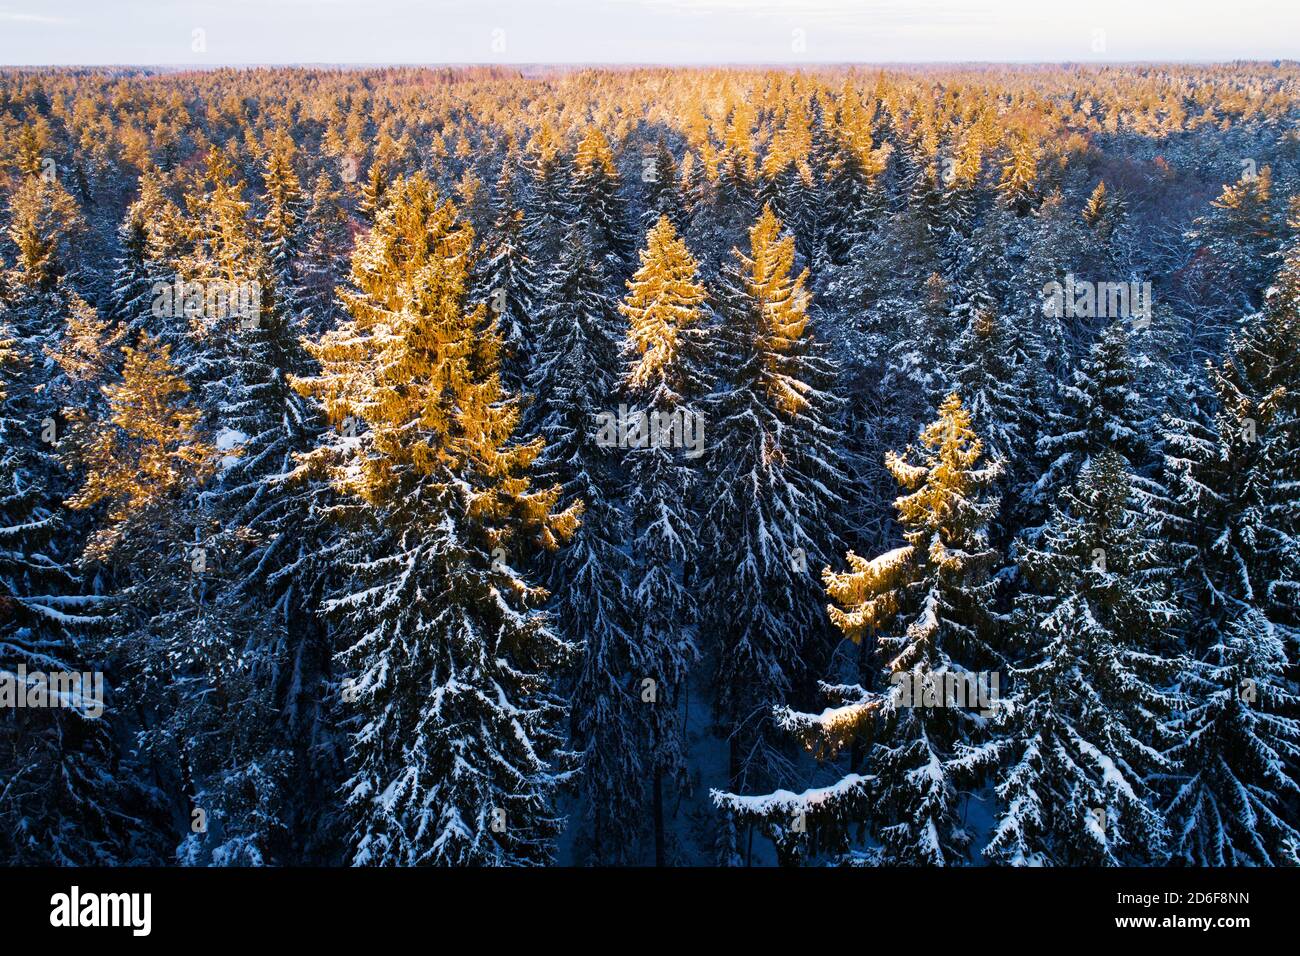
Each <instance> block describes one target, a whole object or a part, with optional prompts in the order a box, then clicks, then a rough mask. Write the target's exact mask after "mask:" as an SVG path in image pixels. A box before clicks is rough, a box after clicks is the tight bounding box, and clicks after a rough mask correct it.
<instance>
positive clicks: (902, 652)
mask: <svg viewBox="0 0 1300 956" xmlns="http://www.w3.org/2000/svg"><path fill="white" fill-rule="evenodd" d="M920 442H921V444H920V448H919V449H916V448H909V449H908V451H907V453H905V454H904V455H901V456H899V455H895V454H893V453H892V452H891V453H890V454H889V455H888V457H887V465H888V467H889V470H890V472H891V473H892V474H893V476H894V478H895V480H897V481H898V483H899V485H900V486H901V487H902V489H903V490H904V492H905V493H904V494H903V495H902V496H900V497H899V498H898V499H897V500H896V501H895V503H894V505H895V508H896V509H897V511H898V517H899V523H900V524H901V525H902V527H903V533H904V538H905V540H906V542H907V543H906V544H904V545H902V546H901V547H898V548H894V549H893V550H890V551H888V552H885V553H884V554H882V555H880V556H879V557H876V558H874V559H871V560H868V559H866V558H861V557H859V556H858V555H856V554H854V553H853V552H852V551H850V552H849V553H848V561H849V568H848V570H847V571H842V572H836V571H831V570H830V569H829V568H827V569H826V570H825V571H823V574H822V577H823V579H824V581H825V582H826V592H827V594H829V595H830V597H831V598H832V600H833V601H834V602H835V604H833V605H831V606H830V607H829V608H828V610H829V612H830V616H831V620H832V621H833V622H834V624H835V626H836V627H837V628H839V630H840V631H841V632H843V633H844V635H845V636H846V637H849V638H850V639H852V640H853V641H854V642H861V641H865V640H869V639H870V638H871V637H872V636H874V637H875V640H876V643H877V645H878V647H879V649H880V650H881V651H882V652H883V653H884V654H885V655H886V660H885V667H884V670H885V674H886V675H887V676H888V679H889V683H890V685H891V689H890V690H888V691H884V692H873V691H871V690H870V689H868V688H864V687H862V686H857V685H840V686H833V685H823V690H824V691H826V692H828V693H830V694H831V695H832V696H833V697H835V698H837V699H838V706H834V707H831V708H828V709H827V710H825V711H823V712H822V713H820V714H810V713H799V712H796V711H793V710H790V709H782V710H780V711H779V712H778V716H779V721H780V724H781V726H782V727H784V728H785V729H786V730H788V731H790V732H793V733H795V734H796V735H797V736H798V737H800V738H801V739H802V740H803V742H804V743H805V745H806V746H808V747H810V748H817V749H818V750H819V753H820V754H822V755H828V754H829V755H830V756H834V755H835V754H836V753H837V752H839V751H840V750H841V749H842V748H843V747H844V746H845V745H846V744H848V743H849V742H851V741H852V740H853V739H854V738H855V737H857V736H859V735H861V734H866V735H868V736H869V739H870V740H871V748H870V751H869V753H868V755H867V760H866V763H867V766H868V767H869V768H870V770H871V774H870V775H864V774H863V773H861V772H860V771H861V770H862V769H863V768H862V767H859V766H856V765H854V766H851V767H850V768H849V770H850V772H849V773H848V774H846V775H845V776H843V777H842V778H841V779H840V781H839V782H838V783H836V784H833V785H831V786H829V787H825V788H817V789H813V790H809V791H807V792H805V793H803V794H800V795H793V794H788V793H778V794H772V795H770V796H767V797H735V796H732V795H729V794H721V793H717V792H715V794H714V799H715V802H717V803H718V804H719V805H720V806H722V807H724V808H728V809H730V810H731V811H733V812H738V813H740V814H741V815H742V817H744V816H752V815H755V814H756V815H757V816H759V817H760V818H764V819H765V820H766V822H767V825H768V827H769V832H771V833H772V835H773V837H774V839H775V840H776V842H777V845H778V850H779V851H780V852H781V853H782V855H783V856H785V857H787V858H790V857H792V856H796V855H797V853H798V851H799V844H800V843H801V842H802V841H805V840H806V839H807V838H806V837H803V836H800V835H799V834H800V833H816V834H818V839H819V842H820V843H821V845H822V846H824V847H826V848H828V849H838V850H840V851H843V850H845V849H847V848H848V845H849V829H850V824H852V823H864V822H870V825H871V829H872V833H873V835H874V836H875V837H876V838H877V839H878V840H879V841H880V843H881V848H880V850H879V852H877V853H875V854H872V855H870V856H868V857H867V858H868V859H870V860H872V861H875V862H887V863H902V864H922V863H924V864H930V865H945V864H951V863H957V862H961V861H964V860H965V859H966V858H967V854H968V847H969V844H970V841H971V836H970V834H969V833H968V832H967V831H966V829H965V827H964V826H963V824H962V815H961V808H960V793H959V784H960V783H961V781H962V780H963V777H964V776H965V775H966V774H967V773H968V768H967V767H966V766H965V760H964V755H963V754H962V753H960V752H959V751H960V748H961V746H962V745H963V744H969V743H970V742H972V741H978V740H979V738H980V736H981V728H982V726H983V724H984V720H983V718H982V717H981V716H980V715H979V714H978V713H976V712H975V711H974V710H972V709H968V708H966V707H964V706H960V705H962V704H965V703H972V704H973V702H971V701H970V700H969V699H968V698H966V699H961V700H958V699H957V698H956V697H955V695H950V694H949V686H948V685H949V679H950V678H957V679H965V677H966V676H967V675H968V674H969V673H970V672H972V671H974V670H975V669H976V668H979V667H982V666H986V665H989V664H991V663H994V662H996V661H997V660H998V659H999V647H998V640H999V637H998V635H999V630H1000V627H1001V620H1000V618H999V616H998V615H997V613H996V612H995V610H994V608H993V603H994V602H993V587H994V586H993V583H992V581H991V580H990V577H989V572H990V570H991V568H992V566H993V565H994V564H995V562H996V560H997V553H996V552H995V551H994V550H993V549H992V548H991V547H990V546H989V542H988V524H989V522H990V521H991V520H992V519H993V517H994V515H995V514H996V512H997V508H998V501H997V499H996V498H995V497H991V496H990V495H989V494H988V490H987V489H988V488H989V486H990V485H991V484H992V483H993V482H994V481H995V480H996V479H997V476H998V473H999V467H998V466H997V465H996V464H994V465H992V466H987V467H977V466H978V465H979V460H980V458H981V456H982V454H983V450H982V443H981V442H980V440H979V439H978V438H976V436H975V433H974V432H973V431H972V429H971V420H970V414H969V413H968V412H967V411H966V410H965V409H964V408H963V407H962V405H961V402H960V400H959V399H958V398H957V396H956V395H950V396H949V397H948V398H947V399H946V400H945V401H944V403H943V405H942V406H941V407H940V409H939V418H938V419H937V420H936V421H934V422H933V423H931V424H930V425H928V426H927V427H926V428H924V429H923V430H922V431H921V434H920ZM777 798H780V799H777ZM796 824H797V825H796Z"/></svg>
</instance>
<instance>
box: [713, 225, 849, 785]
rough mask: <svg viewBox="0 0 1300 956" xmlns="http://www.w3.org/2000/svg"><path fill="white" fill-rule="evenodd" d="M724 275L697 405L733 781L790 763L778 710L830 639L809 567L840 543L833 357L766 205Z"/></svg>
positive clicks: (720, 685)
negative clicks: (814, 325)
mask: <svg viewBox="0 0 1300 956" xmlns="http://www.w3.org/2000/svg"><path fill="white" fill-rule="evenodd" d="M749 239H750V250H749V253H748V254H746V253H744V252H741V251H740V250H739V249H736V250H734V261H733V262H731V263H729V264H728V265H727V267H726V268H725V270H724V273H723V275H722V277H721V280H720V286H719V289H718V293H717V302H718V306H719V309H720V311H721V313H722V323H721V326H720V328H719V330H718V335H717V339H718V356H717V361H716V363H715V367H716V368H717V369H718V370H719V372H720V374H721V376H722V378H721V379H720V380H719V381H718V383H717V386H716V388H715V391H714V392H713V394H712V395H711V396H710V398H709V400H708V402H707V403H706V405H705V413H706V416H707V417H706V421H707V433H708V446H709V454H710V462H711V464H710V473H709V476H708V478H707V483H706V484H705V485H704V486H703V487H702V489H701V493H702V500H703V501H704V502H707V505H706V507H707V513H706V516H705V519H704V530H703V542H702V544H703V547H702V551H703V553H704V554H705V555H707V556H708V557H707V558H706V559H705V560H703V561H702V562H701V578H702V583H703V585H704V592H703V595H702V598H701V603H702V606H703V607H704V608H706V621H705V633H706V635H707V638H706V642H707V644H708V646H707V647H706V648H702V649H704V650H706V652H707V653H709V654H710V656H711V657H712V659H713V660H715V661H716V663H717V667H716V674H715V678H714V682H715V683H714V686H715V697H716V715H717V719H718V722H719V724H720V726H721V728H722V731H723V732H724V733H725V734H726V735H727V737H728V740H729V746H730V757H729V769H728V773H729V778H730V786H731V787H732V788H733V789H744V788H747V787H753V786H755V785H758V786H762V785H764V784H766V783H768V782H769V781H770V780H772V779H774V777H775V776H779V775H780V774H782V773H784V772H785V766H784V764H785V761H784V760H783V758H782V756H781V754H780V749H779V743H780V742H779V740H777V739H776V738H775V736H774V733H773V731H774V729H775V728H774V727H773V725H772V720H771V714H772V708H773V707H774V706H775V705H776V704H779V703H782V702H784V701H785V700H786V699H787V695H788V694H789V693H790V691H791V689H792V688H793V687H794V686H796V684H797V683H799V682H801V681H803V680H804V679H805V678H806V676H807V673H808V672H815V671H817V670H818V668H819V667H820V666H821V665H822V663H823V658H824V657H825V655H826V654H827V652H828V648H829V644H830V639H829V634H828V633H827V631H826V629H825V618H824V616H823V615H822V613H821V608H820V605H821V599H820V589H819V588H818V587H817V584H816V580H815V578H814V576H813V574H812V573H811V572H810V571H809V569H810V568H813V567H816V566H817V565H818V564H819V563H821V564H825V563H826V561H827V560H828V558H829V553H830V552H831V550H832V549H833V548H835V547H837V546H838V543H839V537H838V534H837V531H838V530H839V529H838V528H837V519H836V516H835V515H836V503H837V501H838V494H839V489H841V488H842V487H844V486H845V484H846V481H847V477H848V476H847V474H846V472H848V471H849V470H851V469H850V463H849V462H847V461H846V460H844V457H843V454H842V452H841V446H842V431H841V423H840V421H839V412H840V405H839V400H838V399H836V398H835V397H833V395H832V394H831V393H830V391H829V388H830V386H831V383H832V380H833V378H834V376H835V375H836V372H837V369H836V366H835V365H834V363H833V362H832V361H831V360H830V359H829V358H828V357H827V356H826V354H825V351H824V349H823V347H822V346H821V344H820V343H819V342H818V341H817V340H816V339H815V338H814V337H813V332H812V329H811V328H809V321H810V320H809V315H808V308H809V304H810V298H811V297H810V295H809V293H808V292H807V291H806V289H805V288H804V283H805V281H806V279H807V273H806V272H803V273H799V274H796V273H795V272H794V240H793V238H792V237H790V236H789V235H783V233H782V226H781V223H780V221H779V220H778V219H777V218H776V217H775V216H774V215H772V212H771V210H769V209H764V211H763V213H762V215H760V216H759V218H758V221H757V222H756V223H755V224H754V226H753V227H752V228H751V229H750V230H749Z"/></svg>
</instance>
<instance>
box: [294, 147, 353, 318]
mask: <svg viewBox="0 0 1300 956" xmlns="http://www.w3.org/2000/svg"><path fill="white" fill-rule="evenodd" d="M303 229H304V231H305V233H306V237H305V239H304V240H303V245H302V253H301V255H300V256H299V258H298V281H299V283H300V285H301V287H302V290H303V295H304V299H305V302H306V305H307V308H308V310H309V311H310V314H311V317H312V320H313V331H327V330H329V329H331V328H333V327H334V324H335V322H336V321H337V320H338V318H339V315H338V306H337V304H336V299H335V297H334V289H335V287H336V286H338V285H339V284H340V283H341V282H342V281H343V279H344V278H345V277H346V276H347V271H348V254H349V252H351V250H352V230H351V227H350V225H349V221H348V213H347V210H346V208H345V207H344V205H343V193H342V191H341V190H340V189H339V188H338V187H337V186H335V185H334V180H333V179H332V178H330V174H329V173H328V172H326V171H325V170H323V169H322V170H321V171H320V172H319V173H318V174H317V175H316V182H315V184H314V185H313V186H312V190H311V204H310V206H308V208H307V212H306V215H305V218H304V220H303Z"/></svg>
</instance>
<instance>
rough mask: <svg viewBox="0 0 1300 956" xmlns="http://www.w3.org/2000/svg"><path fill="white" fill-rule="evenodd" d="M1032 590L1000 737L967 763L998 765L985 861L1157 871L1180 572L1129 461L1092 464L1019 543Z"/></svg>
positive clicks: (1108, 458)
mask: <svg viewBox="0 0 1300 956" xmlns="http://www.w3.org/2000/svg"><path fill="white" fill-rule="evenodd" d="M1018 548H1019V550H1018V554H1017V560H1018V561H1019V563H1020V566H1021V572H1022V574H1023V575H1024V576H1025V578H1026V579H1027V581H1028V587H1027V593H1025V594H1022V595H1021V596H1020V597H1019V598H1018V599H1017V608H1016V618H1015V633H1016V635H1017V641H1018V643H1019V644H1020V645H1021V646H1022V647H1023V648H1025V649H1026V651H1027V654H1028V659H1027V661H1026V662H1025V663H1024V664H1023V665H1021V666H1018V667H1016V668H1014V669H1013V670H1012V671H1011V675H1010V676H1011V678H1012V679H1013V681H1014V690H1013V692H1012V695H1011V696H1010V698H1009V699H1007V700H1004V701H1002V702H1001V704H1000V706H999V708H998V717H997V720H996V724H995V732H996V734H997V738H996V739H995V740H994V741H993V742H991V743H989V744H987V745H985V746H983V747H981V748H975V749H972V750H970V751H968V753H967V754H966V755H965V759H966V760H968V761H969V762H970V763H971V764H972V765H976V766H988V765H991V764H997V765H998V769H997V772H996V780H997V795H998V798H999V800H1000V801H1001V803H1002V807H1003V809H1002V811H1001V814H1000V816H999V818H998V821H997V825H996V827H995V828H994V832H993V837H992V839H991V840H990V841H989V845H988V846H987V847H986V848H985V850H984V856H985V858H987V859H989V860H992V861H996V862H999V863H1007V864H1012V865H1021V866H1023V865H1043V864H1046V865H1056V866H1080V865H1092V866H1105V865H1110V866H1115V865H1120V864H1123V863H1129V862H1136V861H1143V860H1153V859H1154V860H1158V859H1160V854H1161V847H1162V844H1163V841H1164V837H1165V828H1164V824H1163V821H1162V818H1161V815H1160V813H1159V811H1158V810H1157V809H1156V808H1155V806H1154V797H1153V794H1152V791H1151V789H1150V787H1149V780H1150V777H1151V775H1153V774H1156V773H1163V772H1165V771H1167V770H1168V769H1169V768H1170V767H1171V766H1172V763H1171V761H1170V759H1169V758H1168V757H1167V756H1166V755H1165V751H1166V750H1167V749H1168V747H1169V745H1170V743H1171V742H1172V741H1171V739H1170V735H1169V726H1168V723H1167V720H1168V717H1169V715H1170V713H1171V711H1172V709H1173V708H1174V707H1176V706H1177V704H1178V698H1177V696H1176V695H1175V694H1174V693H1173V692H1172V691H1170V690H1169V689H1168V688H1169V687H1170V685H1171V684H1172V681H1173V677H1174V674H1175V673H1176V671H1177V669H1178V664H1177V660H1176V651H1175V648H1176V633H1175V632H1176V627H1177V623H1178V618H1179V611H1178V609H1177V606H1176V604H1175V602H1174V599H1173V589H1172V580H1171V579H1172V573H1171V568H1170V567H1169V564H1168V561H1167V560H1166V556H1165V554H1164V553H1163V549H1162V545H1161V542H1160V540H1159V538H1158V536H1157V534H1156V531H1155V527H1154V522H1153V519H1152V518H1151V517H1150V516H1149V515H1148V514H1147V512H1146V510H1145V508H1144V506H1143V504H1142V499H1141V498H1140V497H1139V495H1138V491H1137V486H1136V483H1135V480H1134V477H1133V475H1132V473H1131V471H1130V470H1129V466H1128V464H1127V463H1126V462H1125V461H1124V459H1123V458H1121V457H1120V456H1119V455H1118V454H1115V453H1114V452H1102V453H1101V454H1100V455H1097V456H1096V457H1094V458H1092V459H1090V460H1089V462H1088V464H1087V465H1086V466H1085V467H1084V469H1083V472H1082V473H1081V474H1080V476H1079V478H1078V480H1077V481H1076V482H1075V484H1074V485H1073V486H1072V487H1071V488H1069V489H1067V490H1066V491H1065V492H1064V493H1063V494H1062V496H1061V498H1060V499H1059V501H1058V503H1057V504H1056V505H1055V506H1054V507H1053V508H1052V512H1051V516H1050V518H1049V520H1048V524H1047V526H1046V528H1045V530H1044V531H1043V533H1042V535H1041V537H1039V538H1038V539H1037V541H1035V542H1033V543H1030V542H1025V541H1021V542H1020V544H1019V546H1018Z"/></svg>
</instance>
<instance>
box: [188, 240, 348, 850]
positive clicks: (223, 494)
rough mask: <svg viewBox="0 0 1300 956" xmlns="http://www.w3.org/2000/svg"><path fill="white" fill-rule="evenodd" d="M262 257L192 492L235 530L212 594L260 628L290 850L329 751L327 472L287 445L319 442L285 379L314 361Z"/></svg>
mask: <svg viewBox="0 0 1300 956" xmlns="http://www.w3.org/2000/svg"><path fill="white" fill-rule="evenodd" d="M249 265H250V266H251V267H256V265H255V264H254V263H250V264H249ZM262 266H263V267H262V268H261V269H260V278H258V279H257V280H255V281H257V282H258V283H259V288H260V289H261V292H260V295H259V301H258V306H257V309H256V312H254V313H253V314H251V315H248V316H246V317H244V319H243V320H241V321H240V322H239V327H238V329H237V330H236V331H235V333H234V334H233V335H232V336H231V337H230V338H229V340H228V342H227V352H226V355H225V358H224V364H225V366H226V374H225V376H224V377H223V378H222V380H221V382H220V383H219V385H218V386H216V387H214V388H212V389H210V390H209V393H210V400H209V408H210V410H211V429H212V431H213V433H214V434H215V436H216V440H217V443H218V445H219V447H220V448H221V450H223V451H224V452H226V453H227V455H226V457H225V459H224V461H223V466H222V468H221V470H220V472H219V473H218V475H217V476H216V480H215V481H214V482H212V484H211V487H210V488H209V489H208V490H207V491H206V492H205V493H204V495H203V497H202V499H201V501H202V504H203V507H204V508H205V509H208V510H210V511H211V513H212V514H213V516H214V517H215V518H216V520H218V521H219V522H220V523H221V525H222V527H223V528H225V529H226V530H227V532H228V533H229V534H231V535H232V536H234V539H235V540H234V543H233V545H232V547H230V548H229V549H227V553H226V554H224V555H223V564H224V570H225V571H226V572H227V577H226V579H225V581H224V590H223V592H222V594H221V596H220V598H219V600H220V601H221V602H223V604H224V605H225V606H226V607H227V609H228V611H229V613H231V614H245V615H247V617H248V618H249V619H250V620H256V621H257V623H258V626H257V627H254V628H251V629H250V630H251V631H252V633H257V634H259V635H260V636H261V638H262V640H261V641H260V643H257V644H254V643H253V642H252V641H249V642H247V643H246V644H245V645H243V650H242V654H243V657H244V660H245V662H246V663H247V665H248V667H249V669H250V672H251V673H250V679H251V680H252V681H253V682H254V683H255V685H256V686H257V688H258V691H257V692H258V694H259V696H264V697H266V698H268V699H270V700H272V701H274V702H275V705H276V711H277V713H278V714H279V715H280V718H281V719H278V720H276V721H274V722H273V725H272V726H270V727H268V728H267V729H268V731H269V732H270V733H268V738H267V739H268V741H269V740H271V739H274V740H275V745H274V748H273V749H274V751H275V754H274V756H275V760H276V761H277V762H283V761H285V760H289V759H291V760H292V769H291V771H290V769H289V768H288V767H286V768H285V769H284V773H285V774H286V776H285V777H284V778H283V780H282V781H281V785H282V786H283V787H284V788H285V790H286V791H287V792H286V796H285V800H284V804H283V805H284V808H285V811H286V812H287V813H288V814H289V815H290V816H291V817H292V819H289V820H285V821H283V826H284V829H285V834H284V838H285V845H284V846H283V847H282V848H280V847H277V850H278V854H284V855H287V859H286V861H293V860H295V859H297V860H301V859H302V856H301V854H302V853H303V852H309V848H308V847H307V846H306V844H308V843H310V842H311V841H312V839H313V838H314V836H315V834H316V830H317V828H316V827H315V826H313V825H312V819H313V818H314V816H315V815H317V814H319V813H320V811H321V810H322V808H323V804H324V803H325V802H326V799H327V798H326V791H327V785H325V784H324V783H322V780H324V779H328V776H329V774H330V772H331V771H332V770H333V769H334V765H335V763H336V761H335V760H334V751H333V742H332V741H331V740H330V739H329V734H328V732H327V731H326V728H325V726H324V724H325V714H324V701H323V698H324V697H325V691H324V682H325V681H326V680H327V679H328V675H329V673H330V670H331V668H330V650H329V647H328V644H327V635H326V632H325V629H324V627H323V626H322V624H321V622H320V620H319V619H318V617H317V614H316V612H317V609H318V608H319V606H320V602H321V600H322V597H323V594H324V592H325V590H326V588H327V586H328V584H327V581H328V579H329V577H330V574H331V569H330V559H331V548H332V546H333V544H334V541H335V533H334V529H333V528H332V527H331V526H329V525H328V524H327V523H326V522H325V520H324V518H323V511H324V510H325V508H326V507H327V506H328V505H329V500H330V498H331V497H332V496H331V493H330V490H329V486H328V482H326V481H324V480H322V479H321V478H319V477H318V476H311V475H298V474H294V471H295V458H296V456H298V455H300V454H302V453H305V452H307V451H309V450H310V449H311V448H312V447H314V446H315V444H317V443H318V441H319V439H320V435H321V432H322V429H323V425H324V423H323V421H322V420H321V416H320V414H319V410H318V409H317V408H316V407H315V406H314V404H313V403H311V402H309V401H307V400H306V399H305V398H303V397H302V396H301V395H299V394H298V393H297V392H295V391H294V390H293V389H292V388H291V387H290V385H289V379H290V377H291V376H301V375H306V374H309V373H310V371H311V370H312V369H313V367H314V363H312V361H311V359H310V358H309V357H308V355H307V353H306V352H305V351H304V349H303V347H302V344H301V342H300V337H301V336H303V335H304V334H305V333H306V331H307V329H308V326H309V316H308V315H307V314H305V312H304V310H303V308H302V305H301V301H300V300H299V298H298V297H297V296H295V295H293V291H292V288H290V292H289V296H288V297H287V298H286V297H285V296H284V295H283V294H282V290H283V289H284V288H285V286H284V285H283V283H284V282H292V281H293V279H292V274H291V261H290V260H286V261H285V262H284V263H282V267H281V268H280V269H273V268H272V267H271V266H270V263H266V262H265V261H263V263H262ZM268 762H269V761H268ZM258 763H261V761H258ZM238 772H239V771H238V769H237V768H230V769H229V770H228V771H227V773H228V775H235V774H237V773H238ZM290 772H291V773H292V777H289V776H288V774H289V773H290ZM313 796H314V799H313V798H312V797H313ZM281 858H282V859H285V857H284V856H281Z"/></svg>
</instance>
